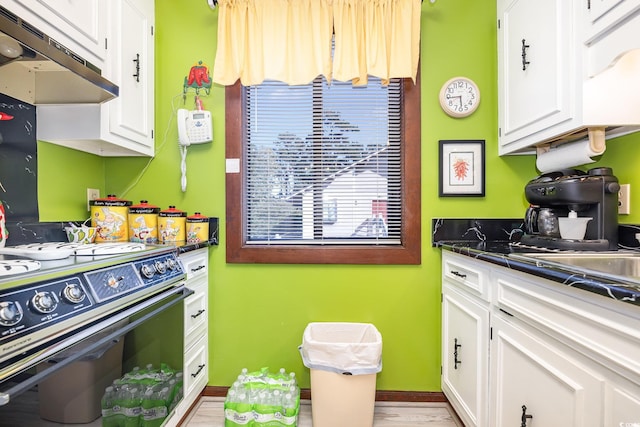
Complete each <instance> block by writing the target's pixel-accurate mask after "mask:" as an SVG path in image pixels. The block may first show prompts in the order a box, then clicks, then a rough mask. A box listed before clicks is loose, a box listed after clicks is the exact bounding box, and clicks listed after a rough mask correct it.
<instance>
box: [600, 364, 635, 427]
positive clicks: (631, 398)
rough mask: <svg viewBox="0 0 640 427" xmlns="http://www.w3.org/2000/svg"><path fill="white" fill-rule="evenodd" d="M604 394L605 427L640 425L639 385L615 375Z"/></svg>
mask: <svg viewBox="0 0 640 427" xmlns="http://www.w3.org/2000/svg"><path fill="white" fill-rule="evenodd" d="M605 393H606V396H607V400H605V408H607V414H606V418H605V422H604V425H605V426H623V427H626V426H629V427H636V426H638V425H640V385H638V384H637V383H633V382H631V381H629V380H628V379H626V378H623V377H621V376H617V375H616V376H613V377H612V378H611V381H610V383H609V384H608V387H607V390H606V392H605Z"/></svg>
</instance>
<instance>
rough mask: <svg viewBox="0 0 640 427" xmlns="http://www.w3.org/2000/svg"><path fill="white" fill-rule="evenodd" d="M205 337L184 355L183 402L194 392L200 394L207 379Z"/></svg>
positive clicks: (206, 338) (206, 339)
mask: <svg viewBox="0 0 640 427" xmlns="http://www.w3.org/2000/svg"><path fill="white" fill-rule="evenodd" d="M207 341H208V337H207V335H205V336H203V337H202V338H201V339H200V340H199V341H198V342H197V343H196V344H195V345H194V346H193V348H192V349H191V350H189V351H188V352H187V353H185V355H184V357H185V362H184V396H185V400H189V397H190V396H191V394H192V393H194V392H196V391H197V392H198V393H199V392H200V390H201V389H202V388H204V387H205V386H206V385H207V381H208V379H209V374H208V372H209V369H208V362H209V361H208V360H207V358H208V353H209V352H208V351H207V345H208V343H207Z"/></svg>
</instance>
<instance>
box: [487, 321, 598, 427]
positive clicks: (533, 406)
mask: <svg viewBox="0 0 640 427" xmlns="http://www.w3.org/2000/svg"><path fill="white" fill-rule="evenodd" d="M502 316H505V317H506V316H507V315H496V316H495V317H493V319H492V321H491V325H492V328H493V338H492V340H491V375H490V378H491V403H490V408H491V420H490V422H489V425H491V426H493V427H510V426H516V425H526V426H548V427H553V426H558V427H560V426H562V427H578V426H580V427H586V426H594V427H595V426H601V425H602V424H601V420H602V409H603V408H602V403H601V402H602V389H603V386H604V381H603V380H602V379H601V378H598V377H597V376H596V374H595V373H592V372H590V371H589V370H588V369H587V368H584V367H582V366H581V365H580V364H579V363H577V360H576V357H575V355H573V356H572V355H571V353H570V352H562V351H560V350H558V349H557V348H555V347H554V346H553V345H551V344H550V343H549V342H545V340H544V337H538V336H536V335H535V334H533V333H531V332H530V331H526V330H525V329H523V328H521V327H518V326H516V325H515V324H513V323H511V322H510V321H509V320H507V319H503V318H502Z"/></svg>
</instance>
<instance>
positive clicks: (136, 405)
mask: <svg viewBox="0 0 640 427" xmlns="http://www.w3.org/2000/svg"><path fill="white" fill-rule="evenodd" d="M122 397H123V398H122V400H121V402H122V405H121V406H122V412H123V413H124V424H123V426H124V427H138V425H139V424H140V414H141V413H142V408H141V407H140V404H141V401H142V396H141V394H140V389H139V388H138V387H136V386H132V387H127V388H123V396H122Z"/></svg>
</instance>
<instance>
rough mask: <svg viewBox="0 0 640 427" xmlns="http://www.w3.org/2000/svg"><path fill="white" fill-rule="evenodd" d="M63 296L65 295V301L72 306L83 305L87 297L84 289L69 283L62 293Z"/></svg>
mask: <svg viewBox="0 0 640 427" xmlns="http://www.w3.org/2000/svg"><path fill="white" fill-rule="evenodd" d="M62 295H64V297H65V299H66V300H67V301H69V302H70V303H71V304H78V303H81V302H82V301H84V299H85V297H86V296H87V295H86V294H85V293H84V291H83V290H82V288H81V287H80V286H79V285H78V284H76V283H68V284H67V286H66V287H65V288H64V290H63V291H62Z"/></svg>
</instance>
